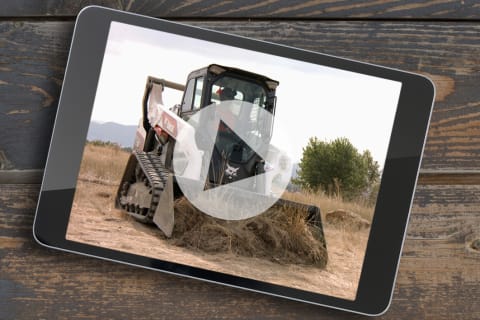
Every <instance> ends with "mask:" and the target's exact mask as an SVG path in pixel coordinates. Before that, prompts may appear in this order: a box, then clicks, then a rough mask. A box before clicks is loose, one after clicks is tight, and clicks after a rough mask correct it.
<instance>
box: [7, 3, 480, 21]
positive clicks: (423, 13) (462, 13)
mask: <svg viewBox="0 0 480 320" xmlns="http://www.w3.org/2000/svg"><path fill="white" fill-rule="evenodd" d="M91 4H96V5H102V6H107V7H111V8H114V9H120V10H127V11H131V12H135V13H140V14H145V15H150V16H157V17H169V18H193V17H195V18H205V17H221V18H269V19H270V18H280V19H285V18H296V19H305V18H308V19H312V18H316V19H318V18H320V19H323V18H328V19H342V20H343V19H348V18H357V19H358V18H362V19H365V18H368V19H372V18H374V19H379V18H381V19H385V18H388V19H408V18H416V19H448V20H450V19H479V17H480V7H479V6H478V3H477V2H476V1H473V0H465V1H454V0H447V1H423V2H418V1H415V0H407V1H394V0H384V1H369V2H368V1H355V2H351V1H344V0H334V1H325V0H324V1H321V0H317V1H301V0H293V1H282V0H270V1H253V0H242V1H214V0H205V1H194V0H182V1H155V0H97V1H95V0H82V1H74V0H69V1H61V0H46V1H30V0H3V2H2V11H1V12H0V15H1V16H35V17H43V16H56V17H65V16H67V17H69V16H72V15H76V14H77V13H78V12H79V11H80V9H81V8H82V7H84V6H87V5H91Z"/></svg>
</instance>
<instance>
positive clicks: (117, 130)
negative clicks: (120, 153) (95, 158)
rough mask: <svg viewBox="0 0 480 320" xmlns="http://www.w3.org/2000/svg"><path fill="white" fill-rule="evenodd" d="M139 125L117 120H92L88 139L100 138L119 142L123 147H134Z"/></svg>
mask: <svg viewBox="0 0 480 320" xmlns="http://www.w3.org/2000/svg"><path fill="white" fill-rule="evenodd" d="M136 130H137V126H127V125H123V124H118V123H115V122H104V123H100V122H97V121H92V122H90V126H89V128H88V134H87V140H89V141H93V140H100V141H105V142H107V141H110V142H114V143H118V144H119V145H120V146H122V147H129V148H131V147H133V141H134V139H135V131H136Z"/></svg>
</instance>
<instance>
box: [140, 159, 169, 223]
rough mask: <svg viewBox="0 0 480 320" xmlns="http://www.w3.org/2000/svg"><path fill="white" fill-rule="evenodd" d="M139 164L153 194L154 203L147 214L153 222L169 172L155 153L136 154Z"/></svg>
mask: <svg viewBox="0 0 480 320" xmlns="http://www.w3.org/2000/svg"><path fill="white" fill-rule="evenodd" d="M135 156H136V157H137V161H138V164H139V165H140V167H141V168H142V170H143V173H144V174H145V176H146V177H147V179H148V182H149V186H150V190H151V192H152V202H151V205H150V210H149V211H148V213H147V218H148V219H150V220H152V219H153V215H154V214H155V210H156V209H157V206H158V202H159V201H160V195H161V194H162V191H163V189H164V188H165V185H166V183H167V178H168V174H169V171H168V170H167V169H166V168H165V166H164V165H163V163H162V162H161V161H160V157H159V156H158V155H156V154H155V153H153V152H143V151H138V152H135Z"/></svg>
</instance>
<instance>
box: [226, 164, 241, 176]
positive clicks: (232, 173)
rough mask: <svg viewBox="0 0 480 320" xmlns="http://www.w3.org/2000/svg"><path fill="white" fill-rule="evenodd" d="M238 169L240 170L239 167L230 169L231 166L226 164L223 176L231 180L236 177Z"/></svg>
mask: <svg viewBox="0 0 480 320" xmlns="http://www.w3.org/2000/svg"><path fill="white" fill-rule="evenodd" d="M238 169H240V167H238V168H235V167H232V166H231V165H229V164H228V163H227V168H226V169H225V174H226V175H227V177H228V179H230V180H231V179H233V178H234V177H236V176H237V171H238Z"/></svg>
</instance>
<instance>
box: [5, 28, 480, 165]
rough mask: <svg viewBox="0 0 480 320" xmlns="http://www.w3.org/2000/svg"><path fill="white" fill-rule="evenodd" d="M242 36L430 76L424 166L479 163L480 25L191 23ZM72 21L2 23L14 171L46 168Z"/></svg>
mask: <svg viewBox="0 0 480 320" xmlns="http://www.w3.org/2000/svg"><path fill="white" fill-rule="evenodd" d="M189 23H191V24H193V25H196V26H201V27H206V28H210V29H215V30H219V31H224V32H230V33H234V34H239V35H242V36H247V37H253V38H257V39H262V40H267V41H273V42H278V43H282V44H286V45H291V46H296V47H300V48H304V49H308V50H314V51H319V52H323V53H327V54H333V55H339V56H343V57H347V58H351V59H358V60H362V61H367V62H371V63H376V64H382V65H386V66H389V67H393V68H399V69H404V70H409V71H412V72H419V73H422V74H425V75H429V76H430V77H431V78H432V79H433V80H434V82H435V83H436V85H437V99H436V104H435V108H434V113H433V116H432V120H431V127H430V133H429V136H428V140H427V145H426V150H425V156H424V160H423V165H422V168H423V169H428V170H437V171H438V170H440V171H441V170H447V171H448V170H465V169H471V170H477V169H480V161H478V159H479V158H480V147H479V146H480V111H479V110H480V108H479V106H480V90H478V85H477V84H478V83H479V82H480V72H478V66H479V65H480V55H478V48H479V47H478V45H479V43H480V24H477V23H447V22H445V23H428V22H372V21H349V22H334V21H329V22H317V21H303V22H275V21H257V22H250V23H244V22H225V21H204V22H198V21H194V22H189ZM72 30H73V23H72V22H50V21H48V22H8V21H7V22H5V21H4V22H0V97H1V99H0V115H1V117H0V127H2V130H1V131H0V151H2V152H3V153H4V155H5V157H6V159H7V161H8V162H9V163H10V167H9V168H10V169H41V168H43V167H44V164H45V159H46V155H47V151H48V144H49V137H50V134H51V130H52V125H53V121H54V116H55V111H56V105H57V103H58V96H59V93H60V88H61V83H62V77H63V72H64V67H65V65H66V59H67V55H68V48H69V47H68V46H69V41H70V37H71V33H72Z"/></svg>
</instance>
